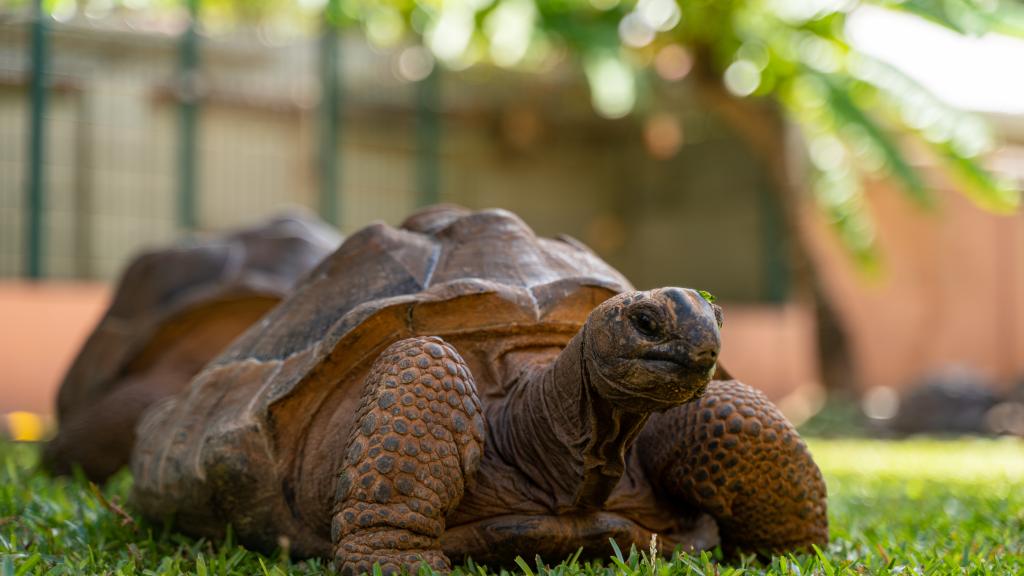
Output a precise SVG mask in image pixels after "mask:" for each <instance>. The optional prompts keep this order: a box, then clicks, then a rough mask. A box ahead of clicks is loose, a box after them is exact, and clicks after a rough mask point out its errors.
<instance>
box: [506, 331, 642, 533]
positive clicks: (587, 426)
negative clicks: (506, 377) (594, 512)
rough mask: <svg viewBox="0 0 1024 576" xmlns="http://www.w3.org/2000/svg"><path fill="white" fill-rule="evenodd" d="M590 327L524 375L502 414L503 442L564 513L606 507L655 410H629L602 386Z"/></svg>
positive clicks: (559, 511)
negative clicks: (593, 365) (589, 343)
mask: <svg viewBox="0 0 1024 576" xmlns="http://www.w3.org/2000/svg"><path fill="white" fill-rule="evenodd" d="M587 354H588V350H587V349H586V326H584V328H583V329H581V330H580V331H579V332H578V333H577V334H576V335H575V336H574V337H573V338H572V340H570V342H569V344H568V345H567V346H566V347H565V349H563V350H562V352H561V353H560V354H559V355H558V357H557V358H556V359H555V360H554V362H551V363H550V364H548V365H547V366H546V367H544V368H543V369H541V370H535V371H531V373H529V374H524V378H523V379H522V381H521V382H520V383H519V385H518V386H516V387H515V388H514V390H513V393H512V394H510V395H509V397H508V402H506V403H505V405H504V406H503V410H502V411H501V413H500V416H502V417H503V418H502V419H503V420H504V422H501V423H498V426H492V429H496V430H497V431H499V434H497V435H495V436H497V437H495V438H494V439H495V440H496V441H497V442H498V444H499V446H496V448H497V449H498V450H499V451H500V452H501V453H502V454H503V455H504V456H506V457H509V456H512V457H513V459H511V460H508V461H511V462H517V463H518V464H520V466H523V464H524V463H525V464H526V466H525V467H524V469H523V472H524V473H525V474H527V476H528V477H530V478H531V479H532V480H534V481H535V482H536V483H537V484H539V485H540V486H541V487H542V488H544V489H545V491H546V492H547V493H548V494H549V495H550V497H552V498H553V502H552V505H553V508H554V509H555V511H556V512H557V513H563V512H568V511H572V510H581V509H584V510H586V509H597V508H600V507H601V506H602V505H603V504H604V502H605V500H606V499H607V498H608V496H609V495H610V494H611V492H612V490H613V489H614V488H615V486H616V484H618V482H619V479H620V478H621V477H622V474H623V472H624V470H625V464H624V462H625V453H626V450H627V448H629V446H630V445H631V444H632V443H633V440H634V439H635V438H636V436H637V435H638V434H639V433H640V430H641V429H642V428H643V426H644V424H645V423H646V422H647V418H648V416H649V414H648V413H635V412H627V411H625V410H622V409H620V408H618V407H616V406H614V405H613V404H612V403H611V402H609V401H607V400H606V399H604V398H603V397H601V395H600V394H598V392H597V390H598V388H597V387H595V379H597V378H601V376H600V375H599V374H597V373H595V371H593V370H590V369H589V368H588V365H589V361H588V356H587Z"/></svg>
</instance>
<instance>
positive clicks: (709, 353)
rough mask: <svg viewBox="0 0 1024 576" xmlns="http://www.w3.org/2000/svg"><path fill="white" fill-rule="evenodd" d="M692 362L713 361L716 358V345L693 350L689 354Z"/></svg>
mask: <svg viewBox="0 0 1024 576" xmlns="http://www.w3.org/2000/svg"><path fill="white" fill-rule="evenodd" d="M690 357H691V358H692V359H693V360H694V362H700V363H704V362H714V361H716V360H717V359H718V346H704V347H702V348H698V349H697V350H694V351H693V353H692V354H691V356H690Z"/></svg>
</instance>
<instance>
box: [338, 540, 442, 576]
mask: <svg viewBox="0 0 1024 576" xmlns="http://www.w3.org/2000/svg"><path fill="white" fill-rule="evenodd" d="M417 536H418V535H415V534H410V533H408V532H406V531H404V530H387V531H382V532H371V533H368V534H366V535H365V537H364V538H350V539H348V540H347V541H346V542H345V543H343V544H342V545H340V546H339V547H338V548H337V550H336V552H335V557H336V559H337V562H338V569H339V572H340V573H341V574H343V575H345V576H358V575H360V574H373V566H374V564H376V565H378V566H380V571H381V573H382V574H396V575H397V574H401V573H402V572H403V571H404V572H406V573H408V574H416V573H418V572H419V569H420V566H422V565H426V566H428V567H430V568H431V569H432V570H434V571H435V572H441V573H448V572H451V569H452V567H451V564H450V563H449V562H448V558H447V557H445V555H444V553H442V552H441V551H440V550H436V549H433V548H419V549H417V548H414V547H413V548H405V547H404V546H409V545H410V542H413V541H420V542H422V543H423V544H425V545H428V546H429V545H431V544H432V543H431V542H429V541H424V540H429V539H423V538H418V537H417ZM387 545H390V546H391V547H382V546H387Z"/></svg>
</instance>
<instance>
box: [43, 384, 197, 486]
mask: <svg viewBox="0 0 1024 576" xmlns="http://www.w3.org/2000/svg"><path fill="white" fill-rule="evenodd" d="M186 382H188V376H187V375H182V374H177V373H173V372H168V371H152V372H149V373H146V374H142V375H136V376H133V377H130V378H129V379H126V380H125V381H123V382H122V383H121V384H120V388H118V389H117V390H116V391H115V392H113V393H112V394H110V395H108V396H106V397H104V398H101V399H100V400H99V401H98V402H95V403H93V404H92V405H90V406H85V407H83V408H80V409H79V410H78V411H76V412H75V413H73V414H72V415H71V416H70V417H67V418H66V419H65V420H64V421H63V422H61V425H60V430H59V431H58V433H57V436H56V437H54V439H53V440H51V441H50V442H49V443H47V445H46V448H45V449H44V451H43V455H42V465H43V467H44V468H45V469H46V470H48V471H49V472H50V473H51V474H56V475H62V474H70V473H71V470H72V468H73V467H74V466H76V465H77V466H81V467H82V471H83V472H84V473H85V475H86V476H87V477H88V478H89V479H90V480H93V481H95V482H103V481H105V480H106V479H107V478H108V477H110V476H111V475H112V474H114V473H115V472H117V471H118V470H119V469H120V468H121V467H123V466H125V465H127V464H128V460H129V458H130V457H131V452H132V446H133V445H134V443H135V426H136V424H138V421H139V418H140V417H141V416H142V413H143V412H145V410H146V408H148V407H149V406H150V405H152V404H153V403H154V402H156V401H158V400H160V399H162V398H166V397H167V396H169V395H171V394H173V393H174V392H175V391H177V390H178V389H179V388H181V387H182V386H183V385H184V384H185V383H186Z"/></svg>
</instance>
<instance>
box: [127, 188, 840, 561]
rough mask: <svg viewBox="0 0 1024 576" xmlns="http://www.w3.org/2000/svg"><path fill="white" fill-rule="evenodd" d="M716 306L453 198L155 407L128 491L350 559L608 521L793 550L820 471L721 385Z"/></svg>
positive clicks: (452, 551) (336, 265)
mask: <svg viewBox="0 0 1024 576" xmlns="http://www.w3.org/2000/svg"><path fill="white" fill-rule="evenodd" d="M720 323H721V311H720V310H719V309H718V307H717V306H715V305H713V304H711V303H710V302H708V301H707V300H706V299H705V298H703V297H702V295H701V294H700V293H698V292H696V291H694V290H689V289H682V288H662V289H657V290H649V291H637V290H634V289H633V287H632V286H631V285H630V283H629V282H628V281H627V280H626V279H625V278H624V277H623V276H622V275H621V274H619V273H618V272H617V271H616V270H614V269H613V268H612V267H610V266H609V265H608V264H606V263H605V262H603V261H602V260H601V259H600V258H598V257H597V256H596V255H595V254H594V253H593V252H591V251H590V250H589V249H587V248H586V247H585V246H584V245H582V244H581V243H579V242H578V241H576V240H573V239H571V238H568V237H560V238H557V239H547V238H540V237H537V236H536V235H535V234H534V232H533V231H532V230H531V229H530V228H529V227H528V226H527V225H526V224H524V223H523V221H522V220H520V219H519V218H518V217H516V216H515V215H513V214H511V213H509V212H506V211H503V210H487V211H481V212H468V211H466V210H464V209H461V208H457V207H450V206H442V207H435V208H432V209H427V210H425V211H422V212H419V213H416V214H414V215H413V216H411V217H410V218H409V219H407V220H406V221H405V222H404V223H403V224H402V226H401V227H400V228H397V229H396V228H392V227H390V226H387V225H385V224H380V223H378V224H372V225H370V226H368V227H366V228H364V229H362V230H360V231H359V232H357V233H355V234H353V235H352V236H351V237H349V238H348V239H347V240H346V241H345V243H344V244H343V245H342V246H341V247H340V248H339V249H338V250H337V251H336V252H335V253H334V254H333V255H331V256H330V257H328V258H327V259H326V260H325V261H324V262H323V263H322V264H321V265H320V266H319V268H317V270H316V271H314V272H313V273H312V274H310V276H309V277H307V278H306V280H305V282H303V283H302V285H301V286H299V287H298V288H296V290H295V291H294V292H293V293H292V294H291V295H290V296H289V297H288V298H287V299H286V300H285V301H284V302H282V303H281V305H279V306H278V307H277V308H275V309H274V310H273V311H272V312H271V313H270V314H268V315H267V316H266V317H264V318H263V320H262V321H261V322H260V323H259V324H258V325H255V326H253V327H252V328H251V329H250V330H248V331H247V332H246V333H245V334H243V335H242V336H241V337H240V338H239V339H238V340H236V341H235V342H234V343H233V344H232V345H231V346H230V347H229V348H228V349H227V350H226V351H225V352H224V353H223V354H221V355H220V356H219V357H218V358H216V359H215V360H213V361H212V362H211V363H210V364H209V365H207V366H206V368H205V369H204V370H203V371H202V372H201V373H200V374H198V375H197V376H196V378H195V379H193V380H192V382H191V384H190V385H189V386H188V388H187V389H185V390H184V391H182V393H180V394H178V395H177V396H175V397H172V398H169V399H167V400H165V401H163V402H161V403H160V404H158V405H155V406H154V407H153V408H152V409H151V410H150V411H149V412H148V414H147V415H146V416H145V418H144V419H143V421H142V422H141V423H140V425H139V430H138V443H137V445H136V448H135V451H134V453H133V456H132V470H133V472H134V475H135V485H134V494H133V497H134V500H135V502H136V505H137V506H139V507H140V508H141V510H142V511H143V512H144V514H146V515H147V516H149V517H152V518H169V517H173V518H174V521H175V523H176V525H177V526H178V527H179V528H180V529H181V530H184V531H186V532H189V533H192V534H195V535H205V536H212V537H217V536H219V535H223V534H224V531H225V527H226V526H228V525H231V526H232V527H233V531H234V534H235V535H236V537H237V538H238V539H239V540H240V541H241V542H243V543H245V544H247V545H250V546H253V547H257V548H261V549H273V548H274V547H275V546H279V545H281V544H283V543H287V545H288V548H289V549H290V551H291V552H292V553H293V554H295V555H298V556H313V555H315V556H333V557H334V559H335V561H336V565H337V567H338V568H339V569H340V570H341V571H342V572H343V573H360V572H363V571H368V570H370V569H371V568H372V567H373V565H374V564H375V563H379V565H380V567H381V568H382V569H383V571H384V572H385V573H393V572H397V571H401V570H405V569H408V570H415V569H417V567H418V566H420V564H421V563H425V564H427V565H429V566H430V567H432V568H434V569H436V570H441V571H445V570H448V569H450V561H451V560H455V561H458V562H461V561H463V559H464V558H465V557H467V556H470V557H472V558H473V559H474V560H476V561H478V562H487V563H505V562H508V561H509V560H510V559H512V558H514V557H515V556H516V555H519V554H523V555H526V556H527V557H532V556H533V555H534V554H540V555H542V556H544V557H547V558H551V559H557V558H559V557H564V556H567V555H570V554H572V553H574V552H575V551H577V550H578V549H580V548H582V549H583V550H584V552H585V553H586V554H587V555H594V554H605V553H607V551H608V550H609V538H614V539H615V541H616V542H617V543H618V544H619V545H621V546H628V545H630V544H632V543H636V544H638V545H641V546H643V547H646V546H647V545H648V544H649V542H650V541H651V539H652V536H654V535H657V536H658V537H659V538H660V542H661V548H662V550H667V551H671V550H672V549H673V547H675V546H677V545H681V546H683V547H685V548H686V549H688V550H696V549H704V548H708V547H713V546H715V545H717V544H719V543H720V544H721V545H722V546H723V548H724V549H725V550H726V551H727V552H731V551H740V550H742V551H751V552H757V551H762V552H767V551H784V550H792V549H799V548H807V547H809V545H812V544H816V545H823V544H824V543H825V542H826V541H827V538H828V527H827V519H826V509H825V508H826V506H825V485H824V483H823V481H822V477H821V474H820V472H819V471H818V468H817V467H816V466H815V464H814V462H813V460H812V459H811V455H810V454H809V453H808V451H807V448H806V446H805V444H804V443H803V441H801V439H800V438H799V436H798V435H797V433H796V432H795V430H794V429H793V427H792V426H791V425H790V424H789V423H788V422H787V421H786V419H785V418H784V417H783V416H782V414H781V413H780V412H779V411H778V410H777V409H776V408H775V407H774V406H773V405H772V404H771V403H769V402H768V400H767V399H766V398H765V397H764V396H763V395H762V394H761V393H759V392H757V391H755V390H753V389H751V388H749V387H748V386H746V385H744V384H741V383H739V382H737V381H735V380H729V379H725V380H713V379H712V377H713V376H715V375H716V361H717V357H718V352H719V346H720V339H719V327H720Z"/></svg>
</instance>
